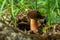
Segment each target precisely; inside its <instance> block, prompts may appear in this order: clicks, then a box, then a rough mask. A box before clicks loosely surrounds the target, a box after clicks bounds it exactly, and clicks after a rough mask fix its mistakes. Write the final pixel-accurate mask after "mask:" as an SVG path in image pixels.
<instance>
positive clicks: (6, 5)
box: [0, 0, 60, 26]
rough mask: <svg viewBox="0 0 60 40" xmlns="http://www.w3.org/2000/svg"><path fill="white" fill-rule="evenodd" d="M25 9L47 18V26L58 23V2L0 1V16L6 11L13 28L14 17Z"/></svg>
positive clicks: (59, 12) (31, 0) (59, 11)
mask: <svg viewBox="0 0 60 40" xmlns="http://www.w3.org/2000/svg"><path fill="white" fill-rule="evenodd" d="M27 8H29V9H31V10H38V11H39V12H41V14H42V15H43V16H48V22H47V24H48V25H50V24H51V23H54V22H57V21H59V22H60V0H0V16H2V15H3V14H2V11H3V10H5V9H8V11H9V12H10V15H11V20H12V21H13V22H14V25H15V26H16V15H18V14H19V13H21V12H23V11H24V12H25V11H26V9H27ZM58 15H59V16H58ZM57 16H58V17H57ZM2 18H3V17H2ZM4 21H5V20H4Z"/></svg>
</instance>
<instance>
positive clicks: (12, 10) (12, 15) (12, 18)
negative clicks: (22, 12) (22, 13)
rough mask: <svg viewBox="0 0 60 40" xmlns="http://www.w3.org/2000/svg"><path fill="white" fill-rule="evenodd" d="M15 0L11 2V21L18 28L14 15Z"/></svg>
mask: <svg viewBox="0 0 60 40" xmlns="http://www.w3.org/2000/svg"><path fill="white" fill-rule="evenodd" d="M13 6H14V4H13V0H11V13H10V14H11V20H12V21H13V22H14V26H15V27H16V20H15V15H14V9H13Z"/></svg>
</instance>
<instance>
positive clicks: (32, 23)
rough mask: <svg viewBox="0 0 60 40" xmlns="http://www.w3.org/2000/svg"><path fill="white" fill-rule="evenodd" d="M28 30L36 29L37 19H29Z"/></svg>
mask: <svg viewBox="0 0 60 40" xmlns="http://www.w3.org/2000/svg"><path fill="white" fill-rule="evenodd" d="M30 30H31V31H34V30H38V24H37V20H35V19H30Z"/></svg>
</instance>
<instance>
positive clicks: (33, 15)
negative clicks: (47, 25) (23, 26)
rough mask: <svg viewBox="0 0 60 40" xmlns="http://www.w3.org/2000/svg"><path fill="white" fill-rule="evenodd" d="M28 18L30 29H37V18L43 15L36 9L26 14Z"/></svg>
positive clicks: (41, 17)
mask: <svg viewBox="0 0 60 40" xmlns="http://www.w3.org/2000/svg"><path fill="white" fill-rule="evenodd" d="M27 16H28V18H29V19H30V30H31V31H36V30H38V23H37V20H38V19H39V18H40V19H43V18H44V17H43V16H42V15H41V14H40V13H39V12H38V11H30V12H29V13H28V14H27Z"/></svg>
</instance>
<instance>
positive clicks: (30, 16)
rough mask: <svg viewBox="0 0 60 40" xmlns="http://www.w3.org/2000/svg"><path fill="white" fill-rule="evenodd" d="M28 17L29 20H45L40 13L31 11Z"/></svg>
mask: <svg viewBox="0 0 60 40" xmlns="http://www.w3.org/2000/svg"><path fill="white" fill-rule="evenodd" d="M27 15H28V17H29V18H32V19H37V18H40V19H43V18H44V17H43V16H42V15H41V14H40V12H38V11H30V12H29V13H28V14H27Z"/></svg>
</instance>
